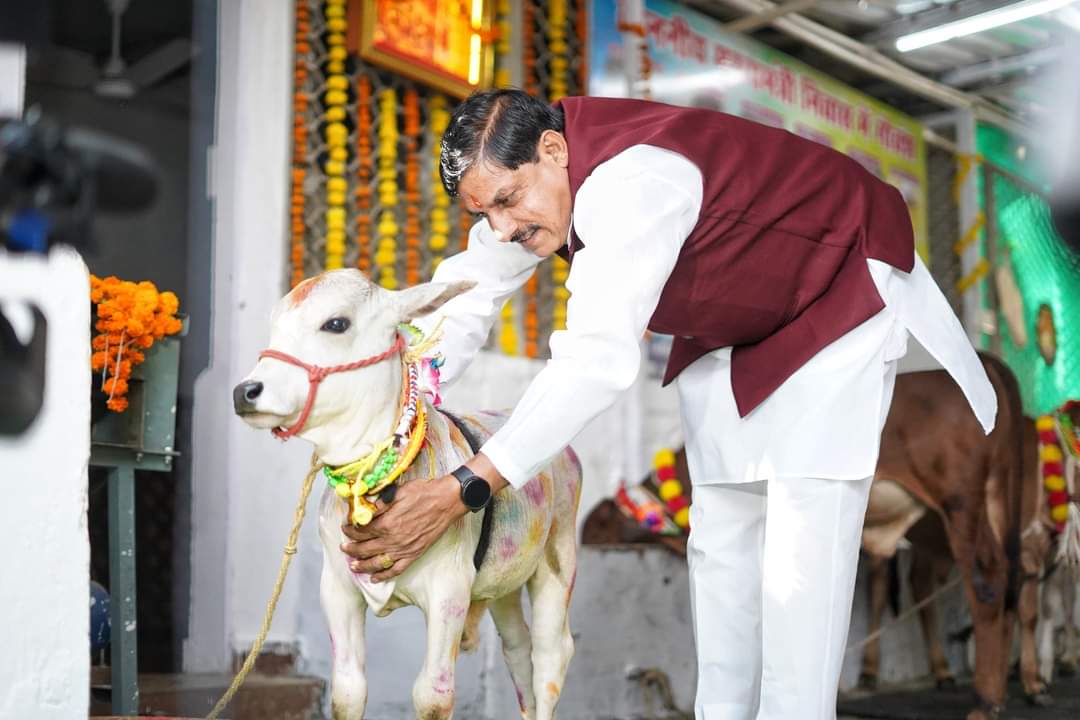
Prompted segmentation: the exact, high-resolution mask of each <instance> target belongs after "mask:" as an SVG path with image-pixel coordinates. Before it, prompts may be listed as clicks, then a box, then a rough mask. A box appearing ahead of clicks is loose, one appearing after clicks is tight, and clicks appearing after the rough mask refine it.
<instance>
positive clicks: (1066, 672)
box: [1058, 660, 1076, 677]
mask: <svg viewBox="0 0 1080 720" xmlns="http://www.w3.org/2000/svg"><path fill="white" fill-rule="evenodd" d="M1075 674H1076V661H1075V660H1059V661H1058V675H1060V676H1061V677H1072V676H1073V675H1075Z"/></svg>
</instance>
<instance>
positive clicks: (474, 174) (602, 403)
mask: <svg viewBox="0 0 1080 720" xmlns="http://www.w3.org/2000/svg"><path fill="white" fill-rule="evenodd" d="M442 180H443V184H444V185H445V186H446V189H447V191H448V192H449V193H450V194H451V195H453V196H458V197H460V198H461V200H462V202H463V203H464V207H465V208H466V209H467V210H469V211H470V212H472V213H474V214H476V215H477V216H478V217H479V218H480V222H478V223H477V224H476V225H475V226H474V228H473V231H472V234H471V235H470V239H469V248H468V250H467V251H466V252H464V253H462V254H460V255H458V256H455V257H452V258H449V259H448V260H446V261H445V262H444V263H443V264H442V265H440V267H439V269H438V272H437V273H436V276H435V280H436V281H454V280H463V279H468V280H474V281H476V282H477V283H478V286H477V287H476V288H475V289H474V290H472V291H470V292H468V293H466V294H464V295H462V296H460V297H458V298H455V299H454V300H452V301H450V302H449V303H447V305H446V306H444V308H443V312H444V313H445V315H446V318H447V324H446V326H445V329H446V335H445V337H446V339H445V341H444V343H443V353H444V354H445V357H446V365H445V368H444V371H445V374H446V379H447V380H448V381H452V380H453V378H454V377H455V376H457V375H458V374H460V373H461V372H462V371H463V370H464V368H465V366H466V365H467V364H468V362H469V360H470V359H471V358H472V357H473V355H474V354H475V352H476V351H477V350H478V349H479V348H480V347H481V346H482V344H483V343H484V341H485V339H486V338H487V336H488V331H489V329H490V327H491V324H492V322H493V321H494V319H495V318H496V317H497V316H498V313H499V308H500V307H501V305H502V303H503V302H504V301H505V300H506V298H507V297H508V296H509V295H510V294H511V293H512V292H514V290H516V289H517V288H518V287H520V286H521V285H522V284H524V282H525V281H526V279H527V278H528V277H529V275H530V273H531V272H532V271H533V269H534V268H535V266H536V265H537V264H538V263H539V262H540V260H541V259H542V258H545V257H547V256H549V255H551V254H553V253H556V252H560V253H564V254H565V256H566V257H568V258H569V259H570V260H571V269H570V275H569V279H568V281H567V283H566V286H567V289H568V290H569V291H570V292H571V297H570V301H569V305H568V314H567V328H566V330H565V331H562V332H556V333H554V334H553V335H552V337H551V342H550V345H551V354H552V358H551V361H550V362H549V363H548V364H547V365H546V367H545V368H544V369H543V370H542V371H541V372H540V373H539V374H538V375H537V377H536V378H535V379H534V380H533V382H532V384H531V385H530V386H529V388H528V389H527V390H526V392H525V394H524V396H523V397H522V399H521V401H520V402H519V403H518V405H517V407H516V408H515V410H514V413H513V415H512V416H511V418H510V420H509V421H508V422H507V424H506V426H505V427H504V428H503V429H502V430H500V431H499V432H498V433H496V434H495V435H494V436H493V437H492V438H491V439H490V440H489V441H488V442H487V443H486V444H485V445H484V446H483V448H482V450H481V452H480V453H479V454H477V455H476V457H474V458H473V459H472V460H470V461H469V462H468V464H467V470H466V471H463V472H461V473H458V474H459V475H462V476H463V477H464V476H466V475H467V474H468V473H469V472H471V473H475V474H476V475H478V476H480V477H481V478H483V479H485V480H486V481H487V482H488V483H489V484H490V486H491V489H492V491H493V492H498V491H499V490H500V489H501V488H503V487H505V485H506V484H507V483H509V484H512V485H514V486H518V485H520V484H522V483H524V482H525V481H526V480H527V478H529V477H530V476H531V475H532V474H533V473H535V472H536V471H537V469H538V468H540V467H541V466H542V465H543V464H544V462H545V461H546V460H547V458H549V457H550V456H551V455H553V454H554V453H555V452H557V451H558V450H560V449H561V448H562V447H564V446H565V445H566V444H567V443H569V442H570V441H571V440H572V438H573V437H574V436H575V435H576V434H577V433H578V432H579V431H580V430H581V429H582V428H583V427H584V426H585V424H586V423H587V422H588V421H589V420H591V419H592V418H593V417H595V416H596V415H597V414H599V413H600V412H601V411H603V410H604V409H605V408H607V407H609V406H610V405H611V404H612V403H613V402H614V401H615V399H616V398H617V397H618V395H619V393H621V392H623V391H624V390H626V389H627V388H628V387H629V386H630V385H631V384H632V383H633V381H634V379H635V377H636V376H637V373H638V368H639V365H640V346H639V340H640V338H641V336H642V334H643V332H644V331H645V329H646V327H648V328H651V329H653V330H655V331H658V332H661V333H668V334H672V335H674V336H675V340H674V343H673V348H672V353H671V358H670V362H669V365H668V370H667V373H666V377H665V382H670V381H671V380H673V379H675V380H676V382H677V384H678V390H679V397H680V403H681V412H682V418H683V426H684V430H685V437H686V446H687V458H688V461H689V466H690V474H691V479H692V482H693V483H694V504H693V508H692V510H691V526H692V532H691V537H690V543H689V560H690V573H691V584H692V588H691V597H692V602H693V610H694V619H695V634H696V644H697V658H698V691H697V699H696V702H695V711H696V715H697V717H698V718H699V719H705V720H717V719H719V718H724V719H726V718H754V717H757V718H805V719H810V718H831V717H834V715H835V701H836V690H837V685H838V682H839V675H840V667H841V661H842V658H843V651H844V643H845V639H846V635H847V629H848V620H849V616H850V612H851V601H852V594H853V588H854V583H855V569H856V564H857V558H858V552H859V538H860V533H861V529H862V520H863V514H864V512H865V508H866V501H867V495H868V492H869V486H870V478H871V475H872V474H873V472H874V467H875V464H876V460H877V451H878V442H879V438H880V434H881V427H882V425H883V424H884V421H885V417H886V414H887V412H888V408H889V402H890V400H891V397H892V386H893V378H894V375H895V372H896V360H897V359H898V358H899V357H900V356H901V355H903V353H904V351H905V347H906V346H905V342H906V337H907V330H908V329H910V330H911V331H912V332H913V333H914V334H915V336H916V337H917V338H918V339H919V340H920V341H921V342H922V343H923V344H924V345H925V346H926V347H927V349H928V350H929V351H930V352H931V353H932V354H934V355H935V356H936V357H937V358H938V360H939V361H940V362H942V364H943V365H944V366H945V367H946V369H948V370H949V371H950V372H951V373H952V375H953V377H955V378H956V379H957V381H958V382H959V383H960V385H961V387H962V388H963V389H964V392H965V394H966V395H967V397H968V398H969V401H970V402H971V404H972V407H973V409H974V410H975V412H976V414H977V416H978V417H979V419H980V421H981V423H982V425H983V427H984V429H985V430H986V431H987V432H989V430H990V428H991V427H992V425H993V418H994V413H995V411H996V407H995V399H994V394H993V390H992V388H991V386H990V384H989V381H988V380H987V378H986V375H985V374H984V372H983V370H982V366H981V365H980V363H979V362H978V359H977V357H976V356H975V353H974V351H973V350H972V348H971V346H970V344H969V342H968V340H967V337H966V336H965V335H964V333H963V330H962V328H961V327H960V324H959V322H958V321H957V320H956V318H955V316H953V314H952V312H951V310H950V309H949V306H948V304H947V302H946V301H945V299H944V297H942V295H941V293H940V291H939V290H938V288H937V287H936V285H934V282H933V280H932V279H931V278H930V276H929V274H928V273H927V271H926V268H925V267H924V266H923V265H922V264H921V263H920V262H919V261H918V260H917V258H916V257H915V252H914V240H913V235H912V229H911V223H910V219H909V216H908V211H907V207H906V206H905V204H904V202H903V200H902V198H901V196H900V194H899V193H898V192H897V191H896V190H895V189H893V188H892V187H890V186H888V185H886V184H884V183H882V182H881V181H879V180H878V179H876V178H875V177H873V176H872V175H870V174H869V173H867V172H866V171H865V170H863V169H862V168H861V167H860V166H859V165H858V164H857V163H855V162H854V161H852V160H850V159H849V158H847V157H846V156H844V155H842V154H840V153H837V152H834V151H833V150H830V149H827V148H824V147H822V146H820V145H817V144H815V143H812V142H809V141H806V140H803V139H801V138H798V137H796V136H794V135H792V134H790V133H787V132H784V131H782V130H776V129H773V128H769V127H765V126H762V125H758V124H755V123H751V122H748V121H745V120H742V119H740V118H736V117H732V116H729V115H725V114H723V113H719V112H714V111H709V110H701V109H690V108H676V107H672V106H668V105H662V104H658V103H649V102H642V101H632V100H613V99H601V98H567V99H564V100H562V101H561V102H560V103H557V104H556V105H555V106H548V105H546V104H544V103H542V102H540V101H539V100H536V99H535V98H532V97H530V96H528V95H526V94H525V93H522V92H520V91H516V90H494V91H488V92H482V93H478V94H476V95H473V96H472V97H470V98H469V99H468V100H466V101H465V102H464V103H463V104H462V105H460V106H459V107H458V108H457V109H456V110H455V112H454V114H453V117H452V118H451V121H450V124H449V126H448V128H447V130H446V133H445V135H444V136H443V145H442ZM414 486H415V487H414ZM460 495H461V487H460V485H459V483H458V480H457V479H455V477H453V476H448V477H446V478H442V479H440V480H437V481H435V482H433V483H428V484H426V485H421V484H417V483H412V484H409V485H406V486H405V487H403V488H402V492H401V493H400V494H399V497H398V499H397V500H395V502H394V504H393V506H391V507H390V508H389V509H386V510H385V511H384V512H383V514H382V515H381V516H380V517H379V518H377V519H376V520H375V522H373V523H372V525H370V526H369V527H368V528H364V529H360V530H352V529H350V530H349V531H348V532H349V534H350V536H351V537H353V539H354V540H357V541H358V542H353V543H347V544H346V545H345V546H344V548H343V549H345V551H346V552H348V553H349V554H351V555H353V556H354V557H355V558H357V560H356V561H354V567H355V569H357V570H358V571H361V572H373V573H376V578H377V579H379V578H386V577H392V576H393V575H396V574H397V573H399V572H401V571H402V570H404V569H405V567H408V564H409V563H410V562H411V561H412V559H414V558H415V557H416V556H417V555H419V554H420V553H422V552H423V550H424V549H425V548H426V547H428V546H429V545H430V543H431V542H432V541H433V540H434V539H435V538H436V537H438V536H439V534H441V533H442V532H443V531H444V530H445V528H446V527H447V526H448V525H449V523H450V522H451V521H453V520H454V519H455V518H457V517H459V516H460V515H462V514H463V513H464V512H466V508H465V504H464V502H463V501H462V499H459V498H460ZM410 528H411V529H413V530H409V529H410ZM415 528H423V529H421V530H420V531H419V534H418V535H417V534H416V531H415ZM388 560H393V561H394V565H393V567H392V568H391V569H390V570H389V571H386V572H382V571H381V570H382V565H383V564H387V563H386V561H388Z"/></svg>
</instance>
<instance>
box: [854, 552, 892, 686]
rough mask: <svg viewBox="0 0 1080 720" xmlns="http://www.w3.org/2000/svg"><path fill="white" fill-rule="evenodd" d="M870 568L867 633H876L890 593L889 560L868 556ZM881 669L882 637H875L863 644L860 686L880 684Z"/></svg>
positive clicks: (879, 627)
mask: <svg viewBox="0 0 1080 720" xmlns="http://www.w3.org/2000/svg"><path fill="white" fill-rule="evenodd" d="M866 557H867V558H868V559H869V563H868V564H869V568H870V574H869V578H870V591H869V593H868V595H869V600H870V617H869V618H868V625H867V628H866V633H867V635H874V634H875V633H877V631H878V630H880V629H881V616H882V614H883V613H884V612H885V603H886V601H887V599H888V594H889V560H888V559H887V558H883V557H878V556H876V555H868V556H866ZM880 669H881V639H880V638H878V637H875V638H874V639H873V640H871V641H869V642H868V643H866V644H865V645H863V653H862V670H861V672H860V673H859V686H860V687H863V688H866V689H868V690H873V689H875V688H876V687H877V684H878V671H879V670H880Z"/></svg>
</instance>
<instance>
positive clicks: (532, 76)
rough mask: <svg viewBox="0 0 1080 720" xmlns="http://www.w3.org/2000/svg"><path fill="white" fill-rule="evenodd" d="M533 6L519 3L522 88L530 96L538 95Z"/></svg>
mask: <svg viewBox="0 0 1080 720" xmlns="http://www.w3.org/2000/svg"><path fill="white" fill-rule="evenodd" d="M533 12H534V9H533V4H532V3H531V2H523V3H521V66H522V68H523V70H524V75H525V77H524V78H523V79H522V87H523V89H524V90H525V92H527V93H529V94H530V95H537V94H539V88H537V86H536V48H535V47H533V33H534V32H535V30H534V27H533V19H534V18H533Z"/></svg>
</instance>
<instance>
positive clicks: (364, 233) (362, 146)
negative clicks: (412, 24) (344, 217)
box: [355, 73, 375, 274]
mask: <svg viewBox="0 0 1080 720" xmlns="http://www.w3.org/2000/svg"><path fill="white" fill-rule="evenodd" d="M356 157H357V161H358V166H359V167H358V169H357V171H356V191H355V192H356V245H357V255H356V267H358V268H359V269H360V271H361V272H363V273H364V274H369V273H370V272H371V179H372V178H373V177H374V175H375V164H374V160H373V157H372V153H371V80H369V79H368V77H367V75H364V74H363V73H361V74H360V75H359V77H357V79H356Z"/></svg>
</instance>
